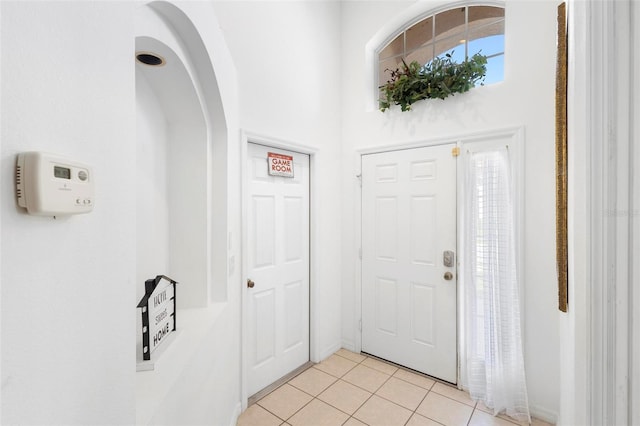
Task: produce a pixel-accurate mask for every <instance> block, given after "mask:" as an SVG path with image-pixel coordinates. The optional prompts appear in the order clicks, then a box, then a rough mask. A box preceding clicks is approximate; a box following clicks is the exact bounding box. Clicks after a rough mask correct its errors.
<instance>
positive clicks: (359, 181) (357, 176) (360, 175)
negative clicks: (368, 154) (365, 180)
mask: <svg viewBox="0 0 640 426" xmlns="http://www.w3.org/2000/svg"><path fill="white" fill-rule="evenodd" d="M356 178H358V183H359V184H360V188H362V173H360V174H359V175H356Z"/></svg>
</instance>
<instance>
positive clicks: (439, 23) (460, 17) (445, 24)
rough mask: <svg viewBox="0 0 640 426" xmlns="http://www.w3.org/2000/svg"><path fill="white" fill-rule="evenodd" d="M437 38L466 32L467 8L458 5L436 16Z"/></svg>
mask: <svg viewBox="0 0 640 426" xmlns="http://www.w3.org/2000/svg"><path fill="white" fill-rule="evenodd" d="M435 21H436V39H438V38H443V37H450V36H452V35H453V34H454V33H458V32H459V33H463V32H464V21H465V8H464V7H457V8H455V9H451V10H447V11H445V12H442V13H438V14H437V15H436V16H435Z"/></svg>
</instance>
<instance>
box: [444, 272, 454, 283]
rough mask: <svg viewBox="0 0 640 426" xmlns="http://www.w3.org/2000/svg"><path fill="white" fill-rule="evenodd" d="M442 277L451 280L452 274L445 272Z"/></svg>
mask: <svg viewBox="0 0 640 426" xmlns="http://www.w3.org/2000/svg"><path fill="white" fill-rule="evenodd" d="M444 279H445V280H447V281H451V280H452V279H453V274H452V273H451V272H448V271H447V272H445V273H444Z"/></svg>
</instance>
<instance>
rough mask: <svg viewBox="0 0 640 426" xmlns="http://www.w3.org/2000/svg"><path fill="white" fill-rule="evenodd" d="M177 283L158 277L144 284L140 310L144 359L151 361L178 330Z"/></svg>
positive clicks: (165, 277)
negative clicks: (153, 354) (167, 339)
mask: <svg viewBox="0 0 640 426" xmlns="http://www.w3.org/2000/svg"><path fill="white" fill-rule="evenodd" d="M176 284H178V283H177V282H176V281H174V280H172V279H171V278H169V277H167V276H165V275H158V276H156V277H155V278H151V279H148V280H147V281H145V283H144V289H145V294H144V297H143V298H142V300H140V303H138V308H140V309H141V311H142V357H143V359H144V360H145V361H148V360H150V359H151V353H152V352H153V351H155V350H156V349H157V348H158V346H160V344H161V343H162V342H164V341H165V340H166V338H167V337H168V336H169V335H170V334H171V333H173V332H174V331H175V330H176Z"/></svg>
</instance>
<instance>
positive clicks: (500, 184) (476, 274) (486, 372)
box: [462, 147, 531, 422]
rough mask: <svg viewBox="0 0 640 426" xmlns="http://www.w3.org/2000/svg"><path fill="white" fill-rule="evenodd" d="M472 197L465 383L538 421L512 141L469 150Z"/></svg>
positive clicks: (499, 406)
mask: <svg viewBox="0 0 640 426" xmlns="http://www.w3.org/2000/svg"><path fill="white" fill-rule="evenodd" d="M465 197H466V200H465V205H466V206H465V211H464V228H465V229H464V258H465V260H464V266H463V268H464V271H463V280H464V300H463V305H464V315H463V316H464V326H463V335H464V344H463V351H464V356H465V359H464V360H463V361H464V362H463V366H464V367H463V369H464V371H463V372H462V373H463V374H462V379H463V387H465V388H466V389H468V390H469V394H470V395H471V398H473V399H474V400H478V401H482V402H484V404H485V405H486V406H487V407H488V408H491V409H493V411H494V414H496V415H497V414H499V413H501V412H505V411H506V413H507V415H509V416H511V417H514V418H516V419H518V420H520V421H528V422H531V417H530V415H529V404H528V401H527V386H526V382H525V373H524V360H523V355H522V340H521V332H520V298H519V294H518V293H519V291H518V290H519V288H518V280H517V274H516V245H515V235H514V216H515V215H514V209H513V202H512V191H511V176H510V166H509V151H508V148H507V147H504V148H501V149H499V150H493V151H486V152H476V153H468V154H467V155H466V167H465Z"/></svg>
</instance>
